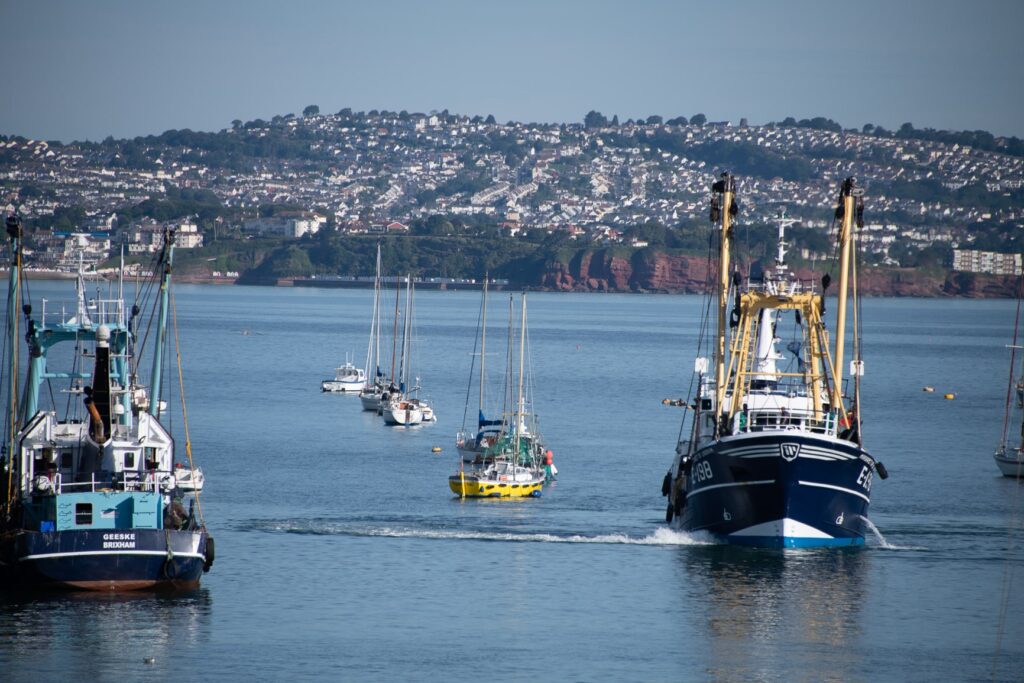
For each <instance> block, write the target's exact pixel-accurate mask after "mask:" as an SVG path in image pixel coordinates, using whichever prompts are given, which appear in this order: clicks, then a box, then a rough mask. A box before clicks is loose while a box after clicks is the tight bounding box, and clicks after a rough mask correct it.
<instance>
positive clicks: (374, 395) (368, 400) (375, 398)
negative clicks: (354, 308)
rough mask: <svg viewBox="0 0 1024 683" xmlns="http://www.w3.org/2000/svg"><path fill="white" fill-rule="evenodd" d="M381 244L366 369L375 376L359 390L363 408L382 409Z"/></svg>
mask: <svg viewBox="0 0 1024 683" xmlns="http://www.w3.org/2000/svg"><path fill="white" fill-rule="evenodd" d="M380 296H381V277H380V245H379V244H378V245H377V270H376V275H375V276H374V278H373V314H372V315H371V316H370V341H369V342H367V344H366V371H367V372H372V373H373V376H372V377H370V378H368V379H367V380H366V381H365V384H364V386H363V388H362V389H361V390H360V391H359V401H360V403H362V406H363V410H372V411H373V412H377V411H379V410H380V396H381V394H382V393H384V373H383V372H382V371H381V367H380Z"/></svg>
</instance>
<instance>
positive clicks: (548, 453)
mask: <svg viewBox="0 0 1024 683" xmlns="http://www.w3.org/2000/svg"><path fill="white" fill-rule="evenodd" d="M554 457H555V454H554V453H552V452H551V451H545V452H544V464H545V465H550V464H551V463H552V461H553V460H554Z"/></svg>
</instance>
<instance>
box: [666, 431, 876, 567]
mask: <svg viewBox="0 0 1024 683" xmlns="http://www.w3.org/2000/svg"><path fill="white" fill-rule="evenodd" d="M862 455H863V456H864V458H862V457H861V456H862ZM871 479H872V465H871V461H870V458H869V457H868V456H867V454H866V453H865V452H864V451H862V450H860V449H859V448H857V447H856V446H854V445H853V444H850V443H847V442H837V441H835V440H831V439H826V438H821V437H817V436H815V435H812V434H807V433H794V432H781V433H777V432H773V433H767V434H766V433H759V434H752V435H750V436H740V437H729V438H726V439H723V440H721V441H717V442H714V443H713V444H711V445H710V446H708V447H706V448H704V449H702V450H700V451H698V452H697V454H696V456H695V458H694V460H693V463H692V467H691V469H690V475H689V479H688V481H687V487H686V492H687V496H686V503H685V507H684V508H683V509H682V510H681V511H680V525H681V527H682V528H683V529H684V530H686V531H703V532H706V533H709V534H711V535H713V536H714V537H716V538H717V539H719V540H722V541H724V542H726V543H731V544H735V545H746V546H755V547H766V548H818V547H834V546H854V545H861V544H863V543H864V534H865V531H866V526H867V525H866V523H865V520H866V519H867V514H868V505H869V503H870V491H871Z"/></svg>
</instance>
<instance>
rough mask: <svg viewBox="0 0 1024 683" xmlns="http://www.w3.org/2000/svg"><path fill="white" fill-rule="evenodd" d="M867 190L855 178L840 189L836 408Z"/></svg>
mask: <svg viewBox="0 0 1024 683" xmlns="http://www.w3.org/2000/svg"><path fill="white" fill-rule="evenodd" d="M862 194H863V191H862V190H861V189H860V188H857V187H856V180H855V179H854V178H852V177H850V178H847V179H846V180H845V181H844V182H843V186H842V189H841V190H840V191H839V202H840V204H839V206H838V207H837V208H836V213H837V214H841V216H842V221H843V222H842V225H841V226H840V228H839V301H838V305H837V307H836V355H835V366H834V368H833V370H834V372H835V378H834V380H835V381H834V382H833V384H832V407H833V408H837V407H839V406H840V405H842V400H843V352H844V351H845V346H846V299H847V295H848V292H849V288H850V261H851V258H852V252H853V250H852V248H851V247H852V244H853V220H854V208H855V204H856V200H857V198H859V197H861V196H862Z"/></svg>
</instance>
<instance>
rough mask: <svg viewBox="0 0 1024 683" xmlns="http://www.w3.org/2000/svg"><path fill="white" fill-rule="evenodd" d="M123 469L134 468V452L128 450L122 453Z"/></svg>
mask: <svg viewBox="0 0 1024 683" xmlns="http://www.w3.org/2000/svg"><path fill="white" fill-rule="evenodd" d="M124 469H126V470H134V469H135V453H134V452H129V453H125V454H124Z"/></svg>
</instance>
